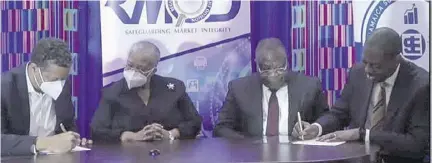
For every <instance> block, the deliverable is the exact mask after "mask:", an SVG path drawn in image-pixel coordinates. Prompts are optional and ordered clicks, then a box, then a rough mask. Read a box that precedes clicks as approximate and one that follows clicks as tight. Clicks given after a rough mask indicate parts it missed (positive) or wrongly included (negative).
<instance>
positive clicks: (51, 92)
mask: <svg viewBox="0 0 432 163" xmlns="http://www.w3.org/2000/svg"><path fill="white" fill-rule="evenodd" d="M39 76H40V78H41V79H42V83H41V85H40V86H39V88H40V89H41V90H42V92H44V93H45V94H47V95H48V96H50V97H52V98H53V99H54V100H57V98H58V97H59V96H60V94H61V92H62V91H63V86H64V84H65V82H66V81H65V80H57V81H50V82H46V81H44V79H43V76H42V72H41V70H40V68H39ZM33 77H34V78H35V81H36V82H37V80H36V76H35V75H33Z"/></svg>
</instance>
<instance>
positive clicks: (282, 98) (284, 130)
mask: <svg viewBox="0 0 432 163" xmlns="http://www.w3.org/2000/svg"><path fill="white" fill-rule="evenodd" d="M262 89H263V99H262V108H263V135H266V131H267V114H268V105H269V101H270V96H271V91H270V89H269V88H268V87H266V86H264V85H263V86H262ZM276 97H277V99H278V104H279V135H288V113H289V112H288V111H289V105H288V103H289V101H288V86H284V87H282V88H279V90H278V91H277V92H276Z"/></svg>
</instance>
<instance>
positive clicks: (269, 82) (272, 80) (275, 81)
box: [262, 76, 285, 90]
mask: <svg viewBox="0 0 432 163" xmlns="http://www.w3.org/2000/svg"><path fill="white" fill-rule="evenodd" d="M262 80H263V84H264V85H265V86H266V87H268V88H270V89H273V90H278V89H279V88H281V87H282V86H283V85H284V83H285V81H284V78H283V77H279V76H278V77H263V78H262Z"/></svg>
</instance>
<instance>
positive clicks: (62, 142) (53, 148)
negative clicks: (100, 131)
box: [35, 131, 80, 153]
mask: <svg viewBox="0 0 432 163" xmlns="http://www.w3.org/2000/svg"><path fill="white" fill-rule="evenodd" d="M79 143H80V135H79V134H78V133H75V132H72V131H68V132H65V133H61V134H57V135H54V136H49V137H38V138H37V139H36V144H35V145H36V150H38V151H48V152H53V153H65V152H69V151H70V150H72V149H73V148H75V146H77V145H78V144H79Z"/></svg>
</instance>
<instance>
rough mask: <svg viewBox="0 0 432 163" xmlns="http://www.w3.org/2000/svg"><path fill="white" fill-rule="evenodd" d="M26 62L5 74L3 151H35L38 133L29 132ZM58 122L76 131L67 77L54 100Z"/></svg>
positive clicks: (2, 129)
mask: <svg viewBox="0 0 432 163" xmlns="http://www.w3.org/2000/svg"><path fill="white" fill-rule="evenodd" d="M25 72H26V64H22V65H21V66H19V67H17V68H14V69H12V70H10V71H8V72H6V73H3V74H2V76H1V88H2V89H1V127H2V128H1V132H2V138H1V141H2V143H1V144H2V145H1V147H2V149H1V155H2V156H4V155H31V154H32V151H31V146H32V145H33V143H34V141H35V139H36V137H33V136H28V134H29V129H30V104H29V94H28V90H27V80H26V73H25ZM53 104H54V107H55V112H56V117H57V121H56V123H57V125H56V129H55V133H56V134H57V133H60V132H61V129H60V126H59V124H60V123H63V125H64V126H65V128H66V129H67V130H71V131H75V130H76V129H75V127H76V126H75V121H74V117H75V115H74V114H75V111H74V107H73V105H72V100H71V82H70V80H67V81H66V83H65V86H64V88H63V92H62V93H61V94H60V96H59V97H58V99H57V100H56V101H53Z"/></svg>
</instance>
